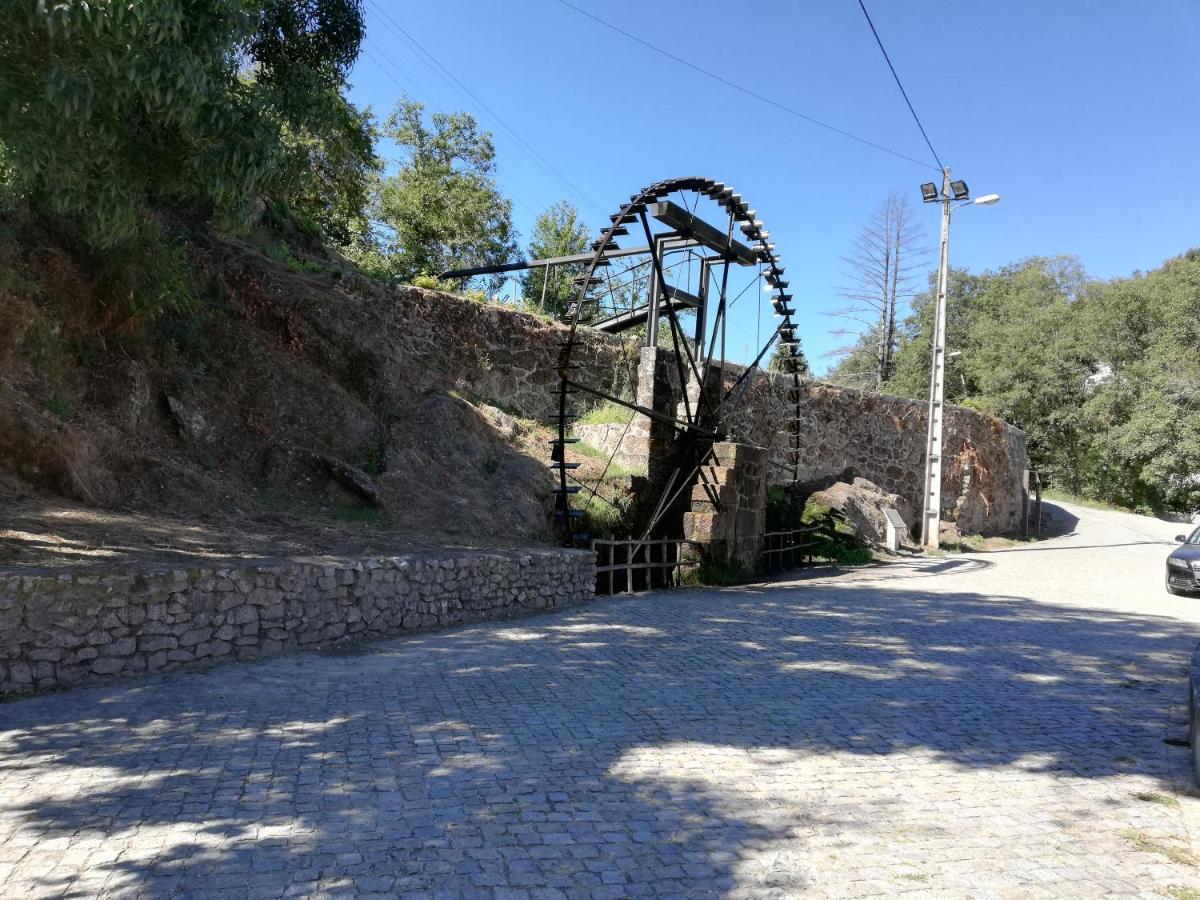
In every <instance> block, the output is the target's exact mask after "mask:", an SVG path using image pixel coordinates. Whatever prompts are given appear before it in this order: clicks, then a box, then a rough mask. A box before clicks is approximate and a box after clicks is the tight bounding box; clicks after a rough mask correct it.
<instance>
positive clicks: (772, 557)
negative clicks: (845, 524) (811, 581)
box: [759, 510, 845, 574]
mask: <svg viewBox="0 0 1200 900" xmlns="http://www.w3.org/2000/svg"><path fill="white" fill-rule="evenodd" d="M844 520H845V517H844V516H842V515H841V514H840V513H837V512H834V511H833V510H830V511H829V512H827V513H826V514H825V515H823V516H822V517H821V518H820V519H818V520H817V521H816V522H813V523H811V524H809V525H802V526H800V527H799V528H789V529H787V530H785V531H768V532H767V533H766V534H764V535H763V548H762V552H761V553H760V554H759V560H760V562H759V569H760V570H761V571H762V572H763V573H764V574H769V573H771V572H782V571H784V570H786V569H796V568H799V567H801V566H806V565H812V561H813V549H814V548H815V547H817V546H818V545H819V544H820V543H821V542H822V541H821V539H822V538H823V539H825V540H831V539H832V538H833V537H834V535H835V533H836V531H837V523H838V522H839V521H844Z"/></svg>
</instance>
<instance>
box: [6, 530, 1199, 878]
mask: <svg viewBox="0 0 1200 900" xmlns="http://www.w3.org/2000/svg"><path fill="white" fill-rule="evenodd" d="M1075 512H1076V513H1077V515H1078V516H1079V521H1078V522H1077V523H1076V525H1075V532H1074V533H1073V534H1071V535H1069V536H1067V537H1064V538H1059V539H1056V540H1054V541H1051V542H1047V543H1043V544H1040V545H1036V546H1032V547H1026V548H1022V549H1019V550H1015V551H1011V552H1002V553H991V554H980V555H975V556H968V557H957V558H951V559H946V560H932V561H926V562H922V563H913V564H907V565H900V566H893V567H890V568H888V569H886V570H884V569H875V570H871V571H860V572H856V573H851V574H845V575H840V576H829V575H817V576H816V577H808V578H806V579H805V580H802V581H798V582H791V583H787V584H781V585H772V586H769V587H759V588H749V589H739V590H711V591H687V592H675V593H662V594H658V595H653V596H645V597H638V598H625V599H617V600H611V601H602V602H598V603H596V604H594V605H591V606H589V607H586V608H583V609H579V610H575V611H570V612H566V613H559V614H554V615H548V616H542V617H537V618H531V619H527V620H523V621H520V622H515V623H503V624H493V625H486V626H479V627H470V628H463V629H460V630H456V631H453V632H445V633H440V634H435V635H425V636H420V637H415V638H407V639H400V640H394V641H389V642H384V643H378V644H373V645H370V646H367V647H363V648H360V649H358V650H356V651H354V652H351V653H345V654H340V655H332V654H327V655H297V656H293V657H288V658H282V659H276V660H272V661H268V662H264V663H259V664H252V665H242V666H230V667H224V668H219V669H214V670H211V671H208V672H197V673H179V674H175V675H171V676H166V677H158V678H145V679H141V680H135V681H118V682H113V683H111V684H108V685H102V686H99V687H92V688H86V689H81V690H76V691H73V692H71V693H67V694H58V695H48V696H43V697H39V698H34V699H29V700H22V701H17V702H13V703H8V704H3V705H0V893H2V894H3V896H5V897H22V898H23V897H42V896H57V895H69V896H94V895H97V894H112V895H121V896H134V895H144V896H166V895H181V894H194V895H203V896H226V897H241V896H252V897H260V896H261V897H275V896H279V895H281V894H286V895H289V896H290V895H336V896H342V895H348V896H354V895H360V894H379V895H396V894H402V895H409V894H413V895H417V894H431V895H442V894H444V895H447V896H495V897H526V896H533V897H562V896H570V897H574V896H581V897H627V896H642V895H646V896H649V895H655V896H663V895H672V894H674V895H679V896H684V895H687V896H696V895H702V894H706V893H710V894H719V895H733V896H755V897H758V896H780V897H791V896H826V895H829V896H870V895H887V896H890V895H894V894H898V893H902V892H913V893H914V894H917V895H922V896H953V897H962V896H978V897H1041V896H1044V897H1059V896H1072V897H1087V896H1102V895H1117V896H1139V895H1140V896H1162V895H1163V894H1165V895H1167V896H1181V897H1186V896H1196V895H1194V894H1187V893H1186V890H1187V889H1189V888H1200V877H1198V875H1200V869H1197V868H1196V857H1195V856H1194V854H1195V853H1196V851H1197V849H1198V848H1197V847H1196V846H1195V845H1193V843H1192V840H1191V838H1192V837H1194V836H1195V835H1196V831H1195V822H1196V810H1197V806H1200V800H1197V799H1195V798H1194V797H1193V796H1189V795H1187V794H1186V793H1184V790H1185V788H1184V785H1185V784H1186V783H1187V782H1188V775H1187V769H1186V766H1187V750H1186V748H1184V747H1181V746H1177V745H1176V744H1174V743H1171V742H1172V741H1174V742H1176V743H1177V742H1178V741H1179V739H1182V738H1184V737H1185V734H1186V726H1185V705H1184V704H1185V697H1186V687H1185V682H1184V677H1183V675H1184V664H1185V659H1186V656H1187V653H1188V651H1189V650H1190V648H1191V646H1192V645H1193V644H1194V643H1195V642H1196V640H1197V639H1198V638H1200V599H1193V600H1187V599H1185V598H1171V597H1168V596H1167V595H1166V594H1165V593H1164V592H1163V590H1162V585H1161V561H1162V558H1163V556H1164V555H1165V553H1166V550H1167V546H1166V544H1165V543H1164V542H1163V541H1164V539H1166V538H1169V537H1170V536H1171V535H1172V534H1173V533H1174V532H1175V531H1178V530H1180V528H1179V527H1177V526H1170V525H1163V524H1162V523H1157V522H1153V521H1149V520H1145V519H1137V518H1135V517H1124V516H1119V515H1115V514H1099V513H1092V512H1089V511H1084V510H1077V511H1075ZM1189 822H1190V823H1192V826H1191V828H1189ZM1172 892H1174V893H1172Z"/></svg>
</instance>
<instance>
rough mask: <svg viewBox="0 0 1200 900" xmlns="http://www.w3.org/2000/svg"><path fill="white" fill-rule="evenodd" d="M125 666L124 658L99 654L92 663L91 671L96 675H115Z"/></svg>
mask: <svg viewBox="0 0 1200 900" xmlns="http://www.w3.org/2000/svg"><path fill="white" fill-rule="evenodd" d="M124 668H125V660H123V659H118V658H116V657H112V656H101V657H99V658H98V659H96V660H95V661H94V662H93V663H92V671H93V672H95V673H96V674H97V675H115V674H116V673H117V672H120V671H121V670H122V669H124Z"/></svg>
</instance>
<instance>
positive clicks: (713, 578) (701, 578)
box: [682, 563, 750, 587]
mask: <svg viewBox="0 0 1200 900" xmlns="http://www.w3.org/2000/svg"><path fill="white" fill-rule="evenodd" d="M682 581H683V583H684V584H685V585H686V586H688V587H698V586H699V585H702V584H703V585H710V586H712V587H733V586H734V585H739V584H746V583H747V582H749V581H750V574H749V573H748V572H746V571H744V570H743V569H739V568H738V567H737V566H729V565H717V564H708V563H705V564H703V565H700V566H696V567H694V568H691V569H688V570H686V571H684V573H683V577H682Z"/></svg>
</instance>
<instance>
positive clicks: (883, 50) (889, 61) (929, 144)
mask: <svg viewBox="0 0 1200 900" xmlns="http://www.w3.org/2000/svg"><path fill="white" fill-rule="evenodd" d="M858 7H859V9H861V10H862V14H863V15H864V16H866V18H867V24H868V25H870V26H871V34H873V35H875V43H877V44H878V45H879V52H880V53H882V54H883V59H884V61H885V62H886V63H887V64H888V68H889V69H891V70H892V77H893V78H895V79H896V87H898V88H900V96H902V97H903V98H904V102H905V103H907V104H908V111H909V112H910V113H912V117H913V121H914V122H916V123H917V127H918V128H919V129H921V137H923V138H925V146H926V147H928V148H929V152H930V153H932V154H933V158H934V160H935V161H936V162H937V164H938V169H942V170H944V169H945V168H946V167H945V166H943V165H942V161H941V159H940V158H938V155H937V151H936V150H934V149H933V142H932V141H930V140H929V135H928V134H926V133H925V126H924V125H922V124H921V119H920V117H919V116H918V115H917V111H916V110H915V109H913V105H912V101H911V100H909V99H908V91H906V90H905V89H904V85H903V84H901V83H900V76H899V75H897V74H896V67H895V66H893V65H892V58H891V57H890V56H888V52H887V49H886V48H885V47H884V46H883V41H882V40H881V39H880V37H879V32H878V31H876V30H875V23H874V22H872V21H871V14H870V13H869V12H867V7H866V4H865V3H863V0H858Z"/></svg>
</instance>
